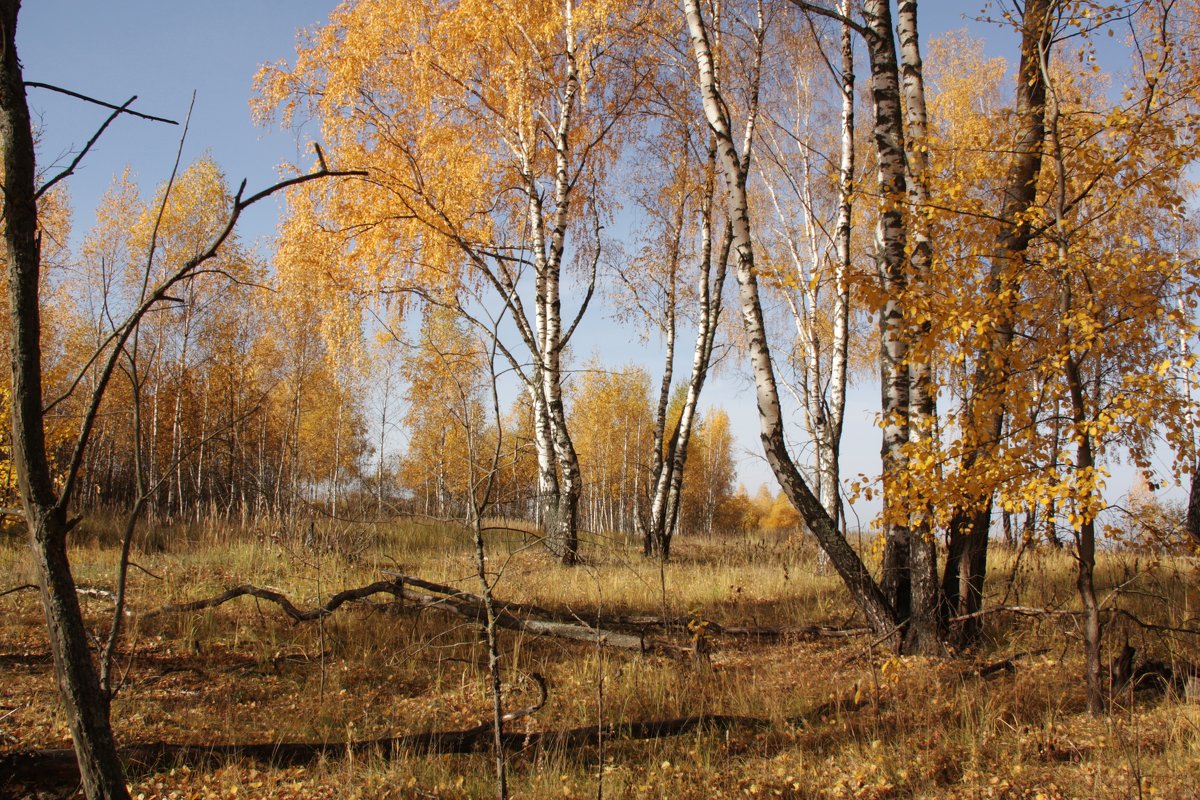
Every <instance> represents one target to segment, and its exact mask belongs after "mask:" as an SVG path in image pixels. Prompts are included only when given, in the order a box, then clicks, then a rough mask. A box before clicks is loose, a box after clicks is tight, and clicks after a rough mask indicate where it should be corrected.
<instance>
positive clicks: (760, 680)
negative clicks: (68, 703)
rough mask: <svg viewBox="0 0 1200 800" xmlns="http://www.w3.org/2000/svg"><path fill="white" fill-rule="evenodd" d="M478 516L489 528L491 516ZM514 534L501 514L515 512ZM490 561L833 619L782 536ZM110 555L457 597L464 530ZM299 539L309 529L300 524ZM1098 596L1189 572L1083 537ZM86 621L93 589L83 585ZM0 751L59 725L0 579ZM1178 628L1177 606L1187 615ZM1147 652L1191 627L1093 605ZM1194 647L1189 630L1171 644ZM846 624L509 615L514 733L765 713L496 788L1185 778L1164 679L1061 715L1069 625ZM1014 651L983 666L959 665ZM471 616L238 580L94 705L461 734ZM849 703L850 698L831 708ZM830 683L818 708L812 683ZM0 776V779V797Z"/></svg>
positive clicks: (89, 532)
mask: <svg viewBox="0 0 1200 800" xmlns="http://www.w3.org/2000/svg"><path fill="white" fill-rule="evenodd" d="M112 527H113V526H112V525H111V523H104V522H94V523H86V524H85V526H84V529H83V530H82V531H81V532H80V535H79V540H80V543H79V545H78V546H77V548H76V551H75V554H74V555H75V564H76V570H77V574H78V579H79V582H80V584H81V585H85V586H93V587H111V586H112V582H113V575H114V571H115V567H116V550H115V548H114V547H113V545H112V537H111V530H112ZM497 527H498V528H501V527H504V526H502V525H498V526H497ZM514 527H515V526H514ZM490 537H491V543H490V544H491V547H490V552H491V560H490V566H491V567H492V568H493V569H496V570H500V571H501V572H502V578H501V580H500V584H499V586H498V588H497V590H496V591H497V595H498V596H499V597H500V598H502V599H504V600H512V601H523V602H532V603H536V604H539V605H542V606H547V607H551V608H555V609H559V610H570V611H572V612H574V613H576V614H578V615H579V616H580V617H581V618H583V619H587V618H588V617H589V615H595V614H596V613H598V612H601V613H606V614H613V613H640V614H655V615H667V616H677V615H685V614H687V613H689V612H691V611H698V612H699V613H701V614H702V615H704V616H705V617H706V618H709V619H713V620H716V621H718V622H722V623H737V624H757V625H762V626H803V625H811V624H814V623H818V624H825V625H835V626H839V625H846V624H853V616H854V615H853V614H852V612H851V609H850V608H849V606H848V604H847V600H846V596H845V594H844V592H843V591H842V589H841V588H840V584H839V582H838V580H837V578H836V576H834V575H832V574H828V573H826V572H823V571H822V570H821V569H820V568H819V566H818V564H817V559H816V557H815V555H816V554H815V552H814V551H813V550H812V547H811V545H809V544H808V543H806V542H802V541H800V540H797V539H782V540H774V539H758V538H748V539H737V540H699V541H697V540H690V541H689V540H687V539H684V540H682V541H680V542H679V544H678V557H677V559H676V560H675V561H674V562H673V563H671V564H669V565H667V566H666V568H665V569H663V570H662V571H661V572H660V569H659V567H658V565H656V564H654V563H651V562H646V561H643V560H642V559H641V557H640V556H639V555H638V554H637V548H636V547H635V546H633V544H631V543H628V542H623V541H617V540H612V539H605V540H597V541H594V542H592V543H591V544H590V546H589V548H588V551H587V555H588V562H587V564H586V565H585V566H583V567H581V568H577V569H573V570H568V569H564V568H561V567H558V566H556V565H555V564H553V563H552V562H551V561H550V560H549V559H548V558H547V557H546V556H545V555H544V554H543V553H542V552H541V551H540V550H539V549H538V547H537V546H536V543H535V542H534V541H533V540H532V537H529V536H527V535H523V534H522V533H521V531H520V530H496V531H494V532H492V533H491V534H490ZM148 538H149V540H150V541H151V544H150V545H149V546H147V547H145V548H143V549H141V550H140V551H139V552H138V553H137V554H136V555H135V557H134V560H135V561H136V562H137V564H138V565H140V566H141V567H143V568H145V570H147V571H148V572H150V573H153V574H154V575H155V576H157V577H151V576H150V575H148V574H146V573H145V572H142V571H139V570H134V572H133V573H132V582H133V593H132V597H131V601H130V604H131V607H133V608H134V609H149V608H155V607H158V606H160V605H162V604H163V603H166V602H171V601H181V600H185V599H196V598H199V597H203V596H209V595H212V594H215V593H217V592H218V591H220V590H222V589H224V588H227V587H228V586H230V585H232V584H235V583H242V582H253V583H256V584H258V585H260V586H271V587H274V588H277V589H279V590H281V591H284V592H286V593H287V594H288V595H289V597H291V598H293V599H294V600H295V601H296V602H297V603H298V604H299V603H303V604H305V605H312V604H314V603H316V602H317V601H319V600H321V599H323V598H325V597H328V595H329V594H331V593H332V592H334V591H337V590H339V589H342V588H346V587H351V586H360V585H363V584H365V583H368V582H370V581H373V580H377V579H378V578H379V577H380V573H381V571H383V570H394V571H399V572H404V573H409V574H415V575H419V576H421V577H425V578H428V579H431V580H436V581H440V582H449V583H454V584H456V585H460V586H462V588H464V589H465V590H467V591H476V590H477V586H476V585H475V583H474V579H473V578H471V577H470V576H471V575H472V574H473V567H472V565H471V562H470V552H469V547H468V540H467V537H466V535H465V534H462V533H458V532H455V531H453V530H449V529H446V528H444V527H441V526H436V525H428V524H418V523H415V522H405V523H395V524H388V525H380V526H374V525H349V524H331V523H325V524H318V525H315V526H313V528H312V529H311V531H310V530H309V529H308V527H307V525H303V526H300V527H299V528H298V529H292V528H289V529H282V528H278V527H262V528H258V529H253V530H235V529H232V528H229V527H226V526H221V525H216V524H202V525H189V526H175V527H173V528H170V529H165V528H161V527H160V528H156V529H155V530H154V531H153V532H152V533H151V534H150V536H149V537H148ZM306 539H307V540H308V544H307V545H306V544H305V540H306ZM1013 560H1014V559H1013V554H1011V553H1007V552H1004V551H1002V550H1000V551H997V555H996V557H995V558H993V560H992V570H993V574H992V578H991V583H990V591H991V592H992V593H994V596H993V597H991V598H990V602H993V603H996V602H1000V600H1001V599H1002V597H1003V596H1004V595H1005V593H1006V592H1007V594H1008V602H1009V603H1010V604H1016V603H1020V604H1023V605H1032V606H1053V607H1062V608H1073V607H1074V594H1073V591H1074V590H1073V580H1074V579H1073V563H1072V562H1071V560H1070V558H1069V557H1068V556H1066V555H1063V554H1061V553H1050V552H1040V551H1039V552H1032V553H1030V552H1027V553H1025V554H1024V555H1023V556H1022V558H1021V563H1020V569H1019V570H1018V571H1017V573H1016V576H1015V578H1012V579H1011V588H1010V587H1009V583H1010V576H1011V574H1012V570H1013ZM0 574H6V575H7V576H8V578H7V580H6V582H5V584H4V586H0V590H2V589H3V588H6V587H7V586H9V585H14V584H19V583H23V582H26V581H27V580H29V578H30V577H31V571H30V568H29V565H28V560H27V557H26V554H25V552H24V549H23V546H22V545H21V544H20V543H19V542H16V541H11V540H10V541H9V542H8V543H7V544H3V545H0ZM1100 585H1101V596H1102V597H1104V596H1106V595H1107V594H1109V593H1110V592H1111V590H1112V588H1113V587H1115V586H1121V587H1122V592H1121V595H1120V596H1119V597H1115V598H1113V600H1112V602H1119V603H1120V604H1121V605H1122V606H1123V607H1125V608H1127V609H1129V610H1131V611H1133V612H1134V613H1136V614H1138V615H1139V617H1141V618H1143V619H1146V620H1154V621H1156V622H1160V623H1168V624H1180V623H1181V622H1183V621H1184V620H1185V619H1189V618H1190V617H1194V616H1195V614H1196V611H1197V609H1196V607H1197V605H1198V601H1200V586H1198V584H1197V576H1196V571H1195V566H1194V563H1190V562H1187V561H1185V560H1177V559H1150V558H1148V557H1146V556H1140V557H1138V556H1135V555H1132V554H1125V553H1108V554H1105V555H1104V558H1103V560H1102V563H1101V569H1100ZM85 608H86V613H87V615H88V619H89V622H90V623H91V624H92V626H93V629H94V630H97V631H99V630H101V629H102V626H103V625H104V624H106V621H107V618H108V613H109V610H110V609H109V605H108V604H107V603H105V602H104V601H102V600H99V599H90V598H85ZM0 615H3V622H0V747H2V748H3V749H14V748H33V747H50V746H54V747H59V746H64V745H65V744H66V743H67V741H68V739H67V734H66V729H65V726H64V724H63V719H62V715H61V714H60V713H59V711H58V709H57V699H56V693H55V689H54V680H53V674H52V670H51V667H50V663H49V660H48V657H47V655H46V653H47V647H46V643H45V637H44V634H43V633H42V631H41V625H42V622H41V613H40V609H39V608H38V605H37V599H36V596H35V595H34V594H33V593H31V592H24V593H18V594H11V595H8V596H6V597H3V598H0ZM1193 624H1194V623H1193ZM1126 632H1128V634H1129V636H1130V638H1131V641H1132V642H1133V643H1134V644H1135V646H1138V647H1139V649H1141V650H1143V651H1145V652H1146V653H1148V654H1150V655H1152V656H1153V657H1155V658H1159V659H1162V660H1164V661H1170V660H1175V661H1181V660H1187V661H1191V662H1200V655H1198V649H1197V642H1195V641H1191V642H1188V641H1185V640H1182V639H1179V638H1172V637H1166V636H1163V635H1159V634H1150V633H1146V632H1144V631H1141V630H1139V629H1136V628H1131V627H1128V625H1127V623H1114V625H1113V626H1112V627H1111V628H1110V629H1109V631H1108V632H1107V636H1108V642H1109V643H1112V642H1123V637H1124V636H1125V635H1126ZM1193 638H1195V637H1193ZM868 639H869V637H856V638H848V639H825V640H818V641H800V640H798V639H797V640H786V641H784V642H782V643H776V644H769V645H768V644H753V643H748V642H745V641H739V640H719V641H718V642H717V648H716V651H715V652H714V654H713V656H712V659H711V663H709V664H697V663H693V662H691V661H681V660H675V659H668V658H664V657H657V656H641V655H637V654H632V653H625V652H612V651H597V650H596V649H595V648H593V647H590V646H588V645H586V644H579V643H567V642H561V641H555V640H547V639H532V638H529V637H525V636H519V635H513V634H510V633H505V634H504V637H503V646H504V656H505V668H506V678H507V684H508V686H509V690H510V692H511V695H510V698H509V702H510V703H511V704H525V703H527V702H528V701H529V700H530V699H531V698H532V697H533V696H534V694H535V690H534V688H533V686H532V685H531V683H530V681H528V680H527V679H526V677H525V676H526V675H527V674H528V673H529V672H531V671H538V672H541V673H542V674H544V675H545V676H546V677H547V678H548V679H549V681H550V684H551V695H550V702H549V703H548V704H547V706H546V708H544V709H543V710H542V711H541V712H540V713H539V714H538V715H537V716H536V717H535V718H533V719H531V720H523V721H522V722H521V723H519V724H524V725H526V726H527V727H528V728H529V729H538V730H545V729H553V728H564V727H574V726H581V725H589V724H595V723H596V722H598V721H600V720H603V721H610V722H611V721H619V720H645V719H655V718H666V717H673V716H680V715H687V714H696V713H700V712H712V713H722V714H736V715H748V716H756V717H763V718H767V719H770V720H772V721H773V724H772V725H771V726H770V727H769V728H765V729H761V730H749V729H734V730H731V731H729V732H728V733H720V734H716V733H709V734H694V735H689V736H683V737H679V738H674V739H664V740H661V741H657V742H620V741H614V742H610V743H608V744H607V745H606V746H605V748H604V751H603V753H601V752H599V751H598V750H597V749H596V748H589V749H585V750H581V751H571V752H562V751H557V752H556V751H545V750H541V751H536V752H523V753H517V754H514V755H513V756H512V758H511V766H512V771H513V778H512V786H513V793H514V796H519V797H525V798H543V797H583V796H589V797H595V796H598V790H602V793H603V796H604V797H609V798H618V797H628V798H635V797H637V798H641V797H733V796H763V797H779V796H783V797H847V798H850V797H853V798H909V797H929V798H942V797H963V798H988V797H1009V798H1025V797H1028V798H1035V797H1039V796H1040V797H1097V798H1100V797H1104V798H1108V797H1113V798H1116V797H1121V798H1126V797H1139V798H1140V797H1179V798H1186V797H1195V796H1197V790H1196V789H1195V786H1196V785H1197V782H1200V705H1197V704H1195V703H1191V704H1188V703H1183V702H1181V701H1179V700H1178V699H1176V698H1171V697H1167V698H1159V697H1154V698H1139V699H1138V700H1137V702H1135V703H1133V704H1132V705H1130V704H1129V703H1128V702H1125V701H1123V702H1120V703H1118V704H1117V705H1115V706H1114V710H1113V713H1112V715H1111V716H1109V717H1107V718H1103V719H1093V718H1090V717H1088V716H1087V715H1086V714H1085V713H1084V694H1083V687H1082V685H1081V681H1080V678H1079V676H1080V675H1081V674H1082V664H1081V659H1080V657H1079V647H1078V637H1077V635H1076V632H1075V631H1074V629H1073V625H1072V623H1071V622H1070V621H1069V619H1067V620H1065V621H1064V618H1062V617H1058V618H1053V619H1034V620H1026V619H1021V618H1013V617H1012V616H1009V615H996V616H994V617H991V618H989V619H988V622H987V626H986V639H985V642H984V644H983V645H981V647H980V649H979V651H978V652H974V653H969V654H965V655H964V656H963V657H962V658H959V659H950V660H943V661H934V660H929V659H917V658H905V659H898V658H892V657H890V656H889V655H888V654H887V653H884V652H880V651H871V650H870V649H869V641H868ZM1031 651H1038V653H1039V654H1038V655H1023V656H1021V657H1020V658H1018V659H1016V660H1015V670H1013V671H1011V672H1001V673H997V674H995V675H993V676H990V677H989V678H987V679H982V678H979V677H976V676H974V675H972V674H970V667H971V666H973V665H977V664H979V663H986V662H990V661H994V660H998V659H1001V658H1005V657H1008V656H1013V655H1018V654H1022V653H1028V652H1031ZM484 663H485V658H484V649H483V645H482V644H481V642H480V637H479V634H478V631H477V630H476V629H474V628H472V627H470V626H466V625H462V624H460V623H459V622H455V621H454V620H452V619H451V618H448V617H444V616H440V615H437V614H432V613H423V614H414V613H411V612H407V611H405V612H401V611H399V610H398V609H396V608H395V607H393V606H388V605H383V604H380V605H377V606H369V605H361V606H359V607H356V608H345V609H342V610H340V611H339V612H337V613H336V614H335V615H333V616H332V617H329V618H327V619H326V620H325V621H324V622H323V623H320V624H317V623H309V624H301V625H295V624H292V623H291V622H290V621H289V620H287V618H286V617H284V616H283V615H282V614H281V613H280V612H279V611H278V609H276V608H275V607H274V606H272V605H269V604H258V603H256V602H255V601H253V600H249V599H241V600H238V601H234V602H233V603H230V604H228V605H226V606H223V607H221V608H219V609H214V610H210V611H206V612H201V613H196V614H189V615H177V616H163V617H155V618H152V619H147V620H145V621H143V622H142V623H140V624H137V625H136V626H135V627H134V630H133V631H132V632H131V635H130V638H129V639H128V641H127V646H126V648H125V650H124V652H123V653H122V666H123V671H124V683H123V687H122V690H121V693H120V695H119V697H118V699H117V701H116V703H115V706H114V709H113V716H114V722H115V725H116V728H117V730H118V735H119V737H120V738H121V739H122V740H123V741H126V742H148V741H157V740H168V741H180V742H200V743H208V742H251V741H254V742H258V741H298V740H329V741H337V740H345V739H353V738H364V737H372V736H388V735H397V734H400V733H405V732H416V731H423V730H440V729H454V728H464V727H469V726H471V725H474V724H477V723H478V722H480V721H482V720H483V719H485V718H486V717H487V713H488V712H487V695H486V682H485V674H484V673H485V669H484V666H483V665H484ZM856 697H857V699H858V700H859V704H858V705H857V707H856V706H855V704H854V700H855V699H856ZM831 701H832V702H831ZM490 775H491V767H490V763H489V758H488V757H487V756H483V755H481V756H436V757H433V756H416V755H409V756H401V757H398V758H394V759H388V760H385V759H383V758H382V757H378V756H377V757H373V758H368V759H362V758H355V759H331V760H328V761H326V762H322V763H320V764H316V765H312V766H309V767H305V768H292V769H264V768H263V767H261V766H259V765H254V764H249V763H236V762H235V763H229V764H225V765H219V766H215V767H212V768H203V769H202V768H199V767H192V768H187V767H183V766H180V767H178V768H176V769H174V770H171V771H168V772H163V773H159V774H152V775H135V776H132V784H133V791H134V795H135V796H137V795H138V794H143V795H145V796H146V797H231V796H251V797H305V798H307V797H330V798H332V797H339V798H340V797H414V798H415V797H431V796H436V797H484V796H490V795H491V794H493V789H492V785H491V782H490ZM2 791H3V790H2V789H0V794H2Z"/></svg>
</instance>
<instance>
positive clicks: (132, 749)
mask: <svg viewBox="0 0 1200 800" xmlns="http://www.w3.org/2000/svg"><path fill="white" fill-rule="evenodd" d="M770 724H771V723H770V722H769V721H768V720H765V719H760V718H758V717H740V716H728V715H721V714H699V715H695V716H690V717H678V718H675V719H665V720H653V721H647V722H620V723H612V724H609V725H603V726H597V725H588V726H584V727H579V728H569V729H567V730H559V731H533V732H529V733H517V732H512V731H505V732H504V733H503V735H502V740H503V742H504V747H505V749H507V750H509V751H517V750H530V749H546V748H549V749H579V748H583V747H588V746H593V745H596V744H598V743H599V742H600V741H601V740H604V741H612V740H628V741H636V740H646V739H661V738H666V737H671V736H682V735H685V734H688V733H691V732H693V731H702V730H712V731H719V730H729V729H731V728H735V727H749V728H756V729H758V728H764V727H768V726H769V725H770ZM492 742H493V738H492V726H491V724H490V723H484V724H482V725H477V726H475V727H473V728H467V729H466V730H459V731H435V732H430V733H417V734H408V735H405V736H395V737H384V738H379V739H366V740H360V741H352V742H267V743H261V744H225V745H200V744H173V743H167V742H157V743H151V744H138V745H130V746H128V747H124V748H122V749H121V756H122V758H123V759H124V761H125V765H126V769H127V770H128V771H129V772H130V773H131V774H147V773H152V772H154V771H157V770H160V769H166V768H169V767H172V766H178V765H183V764H186V765H188V766H201V765H204V764H208V763H213V762H218V761H226V760H231V759H247V760H250V761H255V762H258V763H261V764H264V765H266V766H270V767H288V766H298V765H302V764H309V763H312V762H313V761H316V760H318V759H320V758H322V757H329V758H338V757H341V756H345V755H363V754H367V753H372V754H378V755H380V756H382V757H384V758H392V757H396V756H398V755H402V754H406V753H417V754H464V753H477V752H485V751H487V750H488V749H490V748H491V747H492ZM0 776H3V777H0V795H3V794H4V793H5V792H8V791H10V790H12V791H14V792H16V791H19V790H25V791H29V790H33V789H47V788H51V787H55V786H71V785H75V784H76V783H77V782H78V781H79V767H78V765H77V764H76V761H75V751H73V750H69V749H54V750H26V751H17V752H10V753H5V754H2V755H0ZM17 796H19V795H17Z"/></svg>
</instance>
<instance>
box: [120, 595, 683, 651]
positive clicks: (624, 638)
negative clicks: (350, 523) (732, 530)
mask: <svg viewBox="0 0 1200 800" xmlns="http://www.w3.org/2000/svg"><path fill="white" fill-rule="evenodd" d="M414 588H416V589H424V590H426V591H425V592H418V591H414V590H413V589H414ZM376 594H390V595H392V596H393V597H395V598H397V599H399V600H403V601H407V602H409V603H412V604H413V605H416V606H417V607H419V608H423V609H431V610H436V611H441V612H445V613H452V614H455V615H457V616H459V617H462V618H464V619H466V620H468V621H470V622H474V623H478V624H483V623H484V622H485V620H486V619H487V610H486V606H485V605H484V601H483V598H482V597H479V596H478V595H473V594H470V593H468V592H463V591H460V590H458V589H455V588H454V587H452V586H445V585H442V584H438V583H433V582H432V581H426V580H422V579H420V578H414V577H411V576H407V575H398V576H396V577H394V578H393V579H392V580H386V581H376V582H375V583H372V584H369V585H367V586H362V587H359V588H357V589H346V590H344V591H341V592H338V593H337V594H335V595H333V596H332V597H330V598H329V600H327V601H326V602H325V603H323V604H322V605H319V606H316V607H315V608H310V609H302V608H298V607H297V606H296V605H295V604H294V603H293V602H292V601H291V600H290V599H288V597H287V596H286V595H284V594H283V593H282V592H279V591H277V590H275V589H268V588H263V587H259V586H254V585H253V584H248V583H246V584H241V585H240V586H234V587H233V588H231V589H227V590H226V591H224V592H222V593H220V594H218V595H215V596H213V597H209V598H205V599H202V600H194V601H191V602H188V603H171V604H167V605H165V606H163V607H161V608H159V609H155V610H152V611H147V612H143V613H141V614H140V615H139V616H140V617H141V618H142V619H147V618H153V617H157V616H162V615H164V614H179V613H187V612H191V611H203V610H206V609H210V608H216V607H217V606H220V605H223V604H225V603H228V602H229V601H231V600H236V599H237V598H239V597H255V598H257V599H259V600H265V601H268V602H271V603H275V604H276V605H278V606H279V607H280V608H281V609H282V610H283V612H284V613H285V614H287V615H288V616H289V617H290V618H291V619H292V620H294V621H296V622H310V621H312V620H316V619H319V618H321V617H324V616H327V615H329V614H332V613H333V612H334V611H335V610H337V609H338V608H339V607H341V606H342V605H344V604H346V603H348V602H350V601H352V600H364V599H366V598H368V597H370V596H372V595H376ZM496 608H497V614H496V625H497V627H500V628H505V629H507V630H514V631H521V632H523V633H528V634H533V635H535V636H550V637H554V638H558V639H571V640H574V641H581V642H587V643H589V644H593V645H599V646H601V647H614V648H617V649H621V650H634V651H637V652H640V653H656V654H662V655H675V656H678V655H681V654H684V653H687V652H690V649H689V648H687V647H685V646H683V645H678V644H672V643H670V642H666V641H661V640H652V639H648V638H647V637H646V636H645V635H644V634H641V635H639V634H630V633H622V632H620V631H612V630H607V629H604V628H597V627H593V626H591V625H588V624H587V623H585V622H582V621H577V622H566V621H561V620H556V619H544V618H537V617H533V616H532V615H533V614H542V615H546V616H552V615H551V612H549V611H546V610H545V609H537V608H536V607H535V606H523V605H520V604H516V603H496ZM129 613H131V614H132V613H134V612H132V611H130V612H129ZM527 615H529V616H527Z"/></svg>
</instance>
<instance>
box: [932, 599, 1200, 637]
mask: <svg viewBox="0 0 1200 800" xmlns="http://www.w3.org/2000/svg"><path fill="white" fill-rule="evenodd" d="M1000 613H1007V614H1019V615H1021V616H1024V617H1079V616H1082V615H1083V613H1084V612H1082V611H1069V610H1066V609H1059V608H1036V607H1033V606H992V607H991V608H984V609H981V610H979V611H975V612H973V613H971V614H963V615H962V616H958V617H951V618H950V619H949V622H963V621H965V620H969V619H975V618H977V617H985V616H987V615H989V614H1000ZM1100 613H1101V614H1107V615H1109V616H1114V617H1124V618H1125V619H1127V620H1129V621H1130V622H1132V623H1133V624H1134V625H1137V626H1138V627H1139V628H1142V629H1144V630H1148V631H1158V632H1159V633H1187V634H1191V635H1192V636H1200V628H1191V627H1181V626H1177V625H1160V624H1158V623H1155V622H1146V621H1145V620H1143V619H1141V618H1140V617H1138V616H1137V615H1136V614H1134V613H1133V612H1131V611H1126V610H1125V609H1123V608H1102V609H1100Z"/></svg>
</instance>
